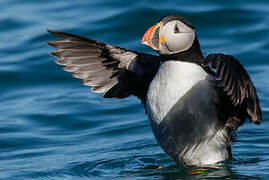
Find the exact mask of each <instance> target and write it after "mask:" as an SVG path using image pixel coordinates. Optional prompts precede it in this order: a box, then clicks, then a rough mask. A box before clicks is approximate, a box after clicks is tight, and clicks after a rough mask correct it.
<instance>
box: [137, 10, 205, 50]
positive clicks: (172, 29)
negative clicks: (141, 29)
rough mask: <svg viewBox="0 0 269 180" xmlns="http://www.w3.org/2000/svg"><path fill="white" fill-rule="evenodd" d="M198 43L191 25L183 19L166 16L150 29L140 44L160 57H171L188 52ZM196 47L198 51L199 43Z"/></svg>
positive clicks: (176, 16) (175, 16)
mask: <svg viewBox="0 0 269 180" xmlns="http://www.w3.org/2000/svg"><path fill="white" fill-rule="evenodd" d="M195 42H197V43H198V41H197V38H196V33H195V29H194V27H193V25H192V24H191V23H190V22H189V21H188V20H187V19H185V18H184V17H182V16H178V15H168V16H165V17H163V18H161V20H160V21H159V22H158V23H157V24H155V25H154V26H152V27H150V28H149V29H148V30H147V31H146V33H145V34H144V36H143V38H142V41H141V43H142V44H145V45H148V46H149V47H151V48H152V49H154V50H155V51H157V52H158V53H159V54H160V55H172V54H177V53H181V52H185V51H188V50H189V49H190V48H192V46H193V45H194V44H195ZM198 47H199V49H200V46H199V43H198Z"/></svg>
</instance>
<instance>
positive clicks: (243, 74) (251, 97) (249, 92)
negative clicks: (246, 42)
mask: <svg viewBox="0 0 269 180" xmlns="http://www.w3.org/2000/svg"><path fill="white" fill-rule="evenodd" d="M210 63H211V67H212V68H214V69H217V73H216V80H217V84H218V87H219V89H220V90H221V91H222V92H223V93H224V94H225V95H226V96H228V97H229V99H230V101H231V105H232V106H233V108H234V111H235V113H236V116H239V118H240V119H241V121H242V122H244V121H245V118H249V119H250V121H251V122H253V123H256V124H260V123H261V120H262V112H261V108H260V103H259V99H258V96H257V93H256V88H255V86H254V85H253V83H252V81H251V79H250V77H249V75H248V73H247V71H246V70H245V69H244V67H243V66H242V65H241V64H240V62H239V61H238V60H236V59H235V58H234V57H232V56H228V55H224V54H210V55H208V56H207V58H206V60H205V65H206V66H207V65H209V64H210ZM234 119H236V118H234ZM242 122H240V123H239V124H240V125H241V124H242ZM236 128H237V127H236ZM236 128H235V129H236Z"/></svg>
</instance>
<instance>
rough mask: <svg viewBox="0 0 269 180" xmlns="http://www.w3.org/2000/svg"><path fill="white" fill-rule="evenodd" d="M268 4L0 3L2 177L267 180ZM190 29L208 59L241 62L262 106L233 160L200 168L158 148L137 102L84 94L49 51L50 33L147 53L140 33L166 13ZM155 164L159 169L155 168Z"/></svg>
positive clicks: (239, 141) (243, 133)
mask: <svg viewBox="0 0 269 180" xmlns="http://www.w3.org/2000/svg"><path fill="white" fill-rule="evenodd" d="M268 5H269V2H267V1H259V2H258V1H246V0H244V1H243V0H238V1H236V2H235V1H231V0H228V1H225V2H220V1H209V0H205V1H198V0H195V1H187V0H183V1H180V2H179V1H176V0H170V1H169V2H168V1H154V3H153V2H152V1H150V0H145V1H139V2H138V1H123V0H116V1H110V2H108V1H94V0H93V1H82V0H77V1H52V0H47V1H34V0H28V1H22V0H13V1H3V2H2V3H1V6H0V24H1V26H0V32H1V35H0V57H1V60H0V84H1V89H0V90H1V92H2V93H1V94H0V102H1V106H0V121H1V123H0V147H1V148H0V179H83V178H85V179H126V178H129V179H201V178H203V179H207V178H208V179H217V178H219V179H225V178H226V179H230V178H234V179H262V178H263V179H268V177H269V168H268V167H269V141H268V137H269V133H268V129H269V123H268V120H269V98H268V97H269V91H268V89H269V83H268V78H267V77H268V75H269V74H268V67H269V66H268V65H269V64H268V57H269V52H268V47H269V31H268V27H269V26H268V23H269V21H268V17H269V8H268V7H269V6H268ZM172 13H176V14H181V15H184V16H186V17H187V18H188V19H189V20H190V21H191V22H193V24H194V25H195V26H196V30H197V32H198V37H199V39H200V43H201V46H202V50H203V52H204V53H205V55H207V54H209V53H212V52H222V53H227V54H232V55H234V56H235V57H236V58H238V59H239V60H240V61H241V63H242V64H243V65H244V66H245V67H246V69H247V70H248V72H249V73H250V75H251V78H252V79H253V81H254V84H255V85H256V87H257V91H258V95H259V97H260V100H261V105H262V109H263V117H264V119H263V123H262V124H261V125H260V126H255V125H252V124H251V123H249V122H246V124H245V125H244V126H243V127H241V128H240V129H239V131H238V134H237V137H236V142H235V143H234V144H233V147H232V148H233V149H232V150H233V160H232V161H230V162H227V164H226V165H224V166H222V167H219V168H208V170H206V171H205V173H202V174H190V172H191V171H192V168H193V167H183V166H177V165H175V163H174V162H172V161H171V160H170V159H169V158H168V157H167V155H166V154H165V153H164V152H163V151H162V150H161V149H160V147H159V145H158V144H157V143H156V141H155V139H154V137H153V134H152V132H151V129H150V125H149V122H148V120H147V116H146V115H145V113H144V112H145V111H144V108H143V106H142V105H141V104H140V102H139V101H138V100H137V99H136V98H134V97H129V98H127V99H123V100H119V99H103V97H102V96H101V95H99V94H93V93H90V92H89V88H88V87H83V86H82V85H81V83H80V82H79V80H77V79H73V78H72V77H71V75H70V74H69V73H67V72H63V71H62V70H61V67H59V66H57V65H56V64H54V63H53V60H54V59H53V58H52V57H50V56H49V52H50V51H51V49H50V48H49V47H48V46H47V45H46V42H47V41H50V40H52V39H54V38H55V37H53V36H51V35H49V34H48V33H47V32H46V29H53V30H61V31H65V32H70V33H76V34H79V35H83V36H87V37H91V38H94V39H98V40H101V41H104V42H107V43H111V44H115V45H118V46H122V47H125V48H128V49H133V50H139V51H143V52H147V53H153V52H152V51H151V50H150V49H149V48H147V47H145V46H142V45H141V44H140V40H141V37H142V35H143V34H144V32H145V30H146V29H147V28H148V27H149V26H151V25H152V24H153V23H155V22H156V21H157V20H158V19H159V18H160V17H162V16H163V15H167V14H172ZM159 166H163V167H164V168H161V169H158V167H159Z"/></svg>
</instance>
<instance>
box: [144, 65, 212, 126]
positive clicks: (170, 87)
mask: <svg viewBox="0 0 269 180" xmlns="http://www.w3.org/2000/svg"><path fill="white" fill-rule="evenodd" d="M207 77H208V74H207V73H206V72H205V71H204V69H203V68H202V67H200V66H199V65H197V64H194V63H189V62H180V61H166V62H164V63H163V64H162V65H161V66H160V68H159V70H158V72H157V74H156V76H155V77H154V79H153V80H152V82H151V84H150V87H149V91H148V95H147V110H148V113H149V115H150V117H151V119H152V120H153V121H156V122H157V123H158V124H159V123H160V122H161V121H162V120H163V118H164V117H165V116H166V114H167V113H168V112H169V110H170V109H171V108H172V107H173V105H174V104H175V103H176V102H177V101H178V100H179V99H180V98H181V97H182V96H184V94H185V93H186V92H188V91H189V90H190V89H191V87H192V86H193V85H195V84H196V83H197V82H198V81H200V80H204V79H206V78H207Z"/></svg>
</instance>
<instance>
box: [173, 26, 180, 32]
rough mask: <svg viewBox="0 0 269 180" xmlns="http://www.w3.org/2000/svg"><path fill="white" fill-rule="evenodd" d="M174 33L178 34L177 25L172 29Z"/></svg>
mask: <svg viewBox="0 0 269 180" xmlns="http://www.w3.org/2000/svg"><path fill="white" fill-rule="evenodd" d="M174 33H180V30H179V27H178V25H177V24H176V25H175V27H174Z"/></svg>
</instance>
